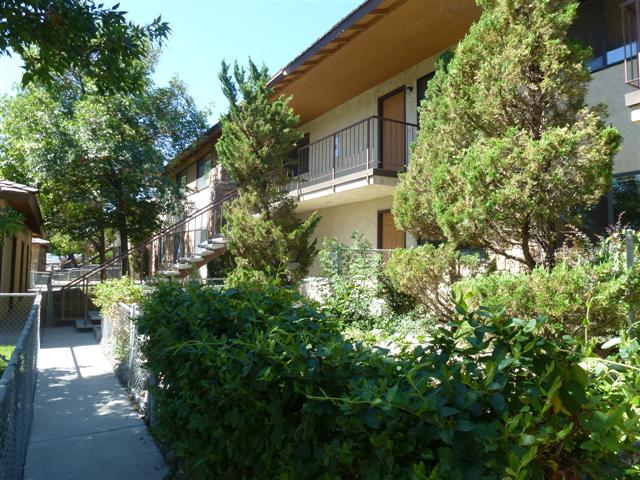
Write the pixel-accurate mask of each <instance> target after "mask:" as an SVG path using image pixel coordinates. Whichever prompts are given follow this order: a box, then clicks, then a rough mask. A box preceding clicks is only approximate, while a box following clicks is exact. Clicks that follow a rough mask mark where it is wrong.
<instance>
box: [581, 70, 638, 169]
mask: <svg viewBox="0 0 640 480" xmlns="http://www.w3.org/2000/svg"><path fill="white" fill-rule="evenodd" d="M633 91H635V89H634V88H633V87H631V86H629V85H626V84H625V83H624V64H618V65H614V66H612V67H609V68H605V69H603V70H600V71H597V72H594V73H593V74H592V76H591V83H590V84H589V91H588V94H587V103H588V104H590V105H596V104H599V103H603V104H605V105H606V107H607V111H608V113H609V122H610V123H611V124H612V125H614V126H615V127H616V128H617V129H618V130H619V132H620V134H621V135H622V139H623V141H622V148H621V150H620V152H618V154H617V155H616V158H615V162H614V167H613V171H614V174H622V173H627V172H637V171H640V125H637V124H634V123H633V122H632V121H631V117H630V114H629V109H628V107H627V106H626V105H625V100H624V99H625V94H627V93H630V92H633Z"/></svg>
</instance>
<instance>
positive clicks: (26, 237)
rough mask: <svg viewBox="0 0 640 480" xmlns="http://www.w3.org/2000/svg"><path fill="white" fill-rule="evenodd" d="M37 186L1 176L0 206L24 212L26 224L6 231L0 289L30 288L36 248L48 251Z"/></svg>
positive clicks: (0, 258)
mask: <svg viewBox="0 0 640 480" xmlns="http://www.w3.org/2000/svg"><path fill="white" fill-rule="evenodd" d="M37 194H38V189H37V188H33V187H30V186H27V185H22V184H20V183H16V182H12V181H9V180H0V209H11V210H13V211H15V212H18V213H20V214H21V216H22V219H23V222H24V227H23V228H18V229H16V230H14V231H10V232H8V233H6V235H5V236H4V237H3V238H2V239H1V240H2V241H1V242H0V292H1V293H7V292H8V293H14V292H15V293H19V292H25V291H27V290H28V288H29V272H30V270H31V264H32V262H33V260H35V259H34V240H35V245H36V246H37V247H36V248H38V249H42V250H44V251H45V252H46V249H44V248H42V247H44V246H45V242H46V244H47V245H46V246H47V247H48V242H47V241H46V240H43V237H44V235H45V231H44V225H43V221H42V214H41V212H40V206H39V204H38V197H37Z"/></svg>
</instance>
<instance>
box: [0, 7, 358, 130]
mask: <svg viewBox="0 0 640 480" xmlns="http://www.w3.org/2000/svg"><path fill="white" fill-rule="evenodd" d="M104 3H105V5H108V6H111V5H112V4H114V3H116V0H112V1H109V0H107V1H104ZM360 3H361V0H122V1H121V2H120V8H121V9H122V10H126V11H127V12H129V14H128V17H129V18H130V19H131V20H133V21H135V22H137V23H148V22H150V21H151V20H152V19H153V18H154V17H156V16H158V15H161V16H162V18H163V20H165V21H167V22H169V24H170V26H171V29H172V34H171V36H170V37H169V39H168V40H167V42H166V44H165V47H164V50H163V53H162V57H161V58H160V63H159V65H158V68H157V71H156V74H155V81H156V83H158V84H164V83H166V82H167V81H168V80H169V78H171V76H172V75H174V74H177V75H178V76H179V77H180V78H181V79H182V80H184V81H185V82H186V83H187V85H189V90H190V92H191V94H192V95H193V97H194V98H195V100H196V102H197V104H198V106H200V107H207V106H210V105H211V104H213V115H212V117H211V121H217V119H218V117H219V115H220V113H222V112H224V111H225V110H226V108H227V103H226V101H225V99H224V97H223V95H222V92H221V91H220V84H219V82H218V71H219V70H220V62H221V61H222V60H223V59H226V60H227V61H233V60H236V59H237V60H238V61H239V62H240V63H243V64H246V61H247V58H248V57H249V56H251V58H252V59H253V60H254V61H256V62H257V63H261V62H264V63H266V65H267V66H268V67H269V72H270V73H275V72H276V71H277V70H279V69H280V68H282V67H283V66H284V65H286V64H287V63H288V62H289V61H290V60H292V59H293V58H294V57H296V56H297V55H298V54H299V53H300V52H302V50H304V49H305V48H307V47H308V46H309V45H311V43H313V42H314V41H315V40H316V39H317V38H318V37H320V36H321V35H322V34H324V33H325V32H326V31H327V30H329V29H330V28H331V27H332V26H333V25H334V24H336V23H337V22H338V20H340V19H341V18H342V17H343V16H345V15H346V14H347V13H349V12H350V11H351V10H353V9H354V8H355V7H357V6H358V5H359V4H360ZM20 64H21V63H20V59H19V58H13V59H9V58H8V57H6V56H3V57H0V93H10V92H11V89H12V86H13V85H14V84H15V83H16V82H18V81H19V80H20V75H21V69H20Z"/></svg>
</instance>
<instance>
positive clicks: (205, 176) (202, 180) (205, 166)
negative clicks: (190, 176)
mask: <svg viewBox="0 0 640 480" xmlns="http://www.w3.org/2000/svg"><path fill="white" fill-rule="evenodd" d="M210 171H211V154H207V155H206V156H204V157H202V158H201V159H200V160H198V163H197V165H196V178H197V180H196V188H197V189H201V188H204V187H206V186H207V185H208V184H209V172H210Z"/></svg>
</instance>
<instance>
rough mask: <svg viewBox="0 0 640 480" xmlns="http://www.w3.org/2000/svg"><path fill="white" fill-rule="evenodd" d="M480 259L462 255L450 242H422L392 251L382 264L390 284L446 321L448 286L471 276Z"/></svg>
mask: <svg viewBox="0 0 640 480" xmlns="http://www.w3.org/2000/svg"><path fill="white" fill-rule="evenodd" d="M480 266H481V264H480V261H479V259H478V257H476V256H473V255H463V254H461V253H460V251H459V250H458V249H457V248H456V247H455V246H454V245H452V244H449V243H443V244H440V245H437V246H436V245H432V244H425V245H421V246H419V247H415V248H408V249H398V250H395V251H394V252H393V254H392V255H391V258H390V259H389V261H388V262H387V265H386V266H385V274H386V275H387V276H388V278H389V280H390V282H391V284H392V286H393V287H394V288H395V289H396V290H397V291H400V292H403V293H405V294H406V295H409V296H410V297H411V298H412V299H413V300H414V301H415V302H416V303H420V304H422V305H424V306H425V307H426V309H427V312H429V314H430V316H432V317H433V318H437V319H441V320H445V319H448V318H451V317H452V315H453V314H454V310H453V305H452V303H451V285H452V284H453V283H455V282H456V281H458V280H459V279H460V278H462V275H463V274H466V275H468V276H474V275H476V274H477V273H478V271H479V270H480Z"/></svg>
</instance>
